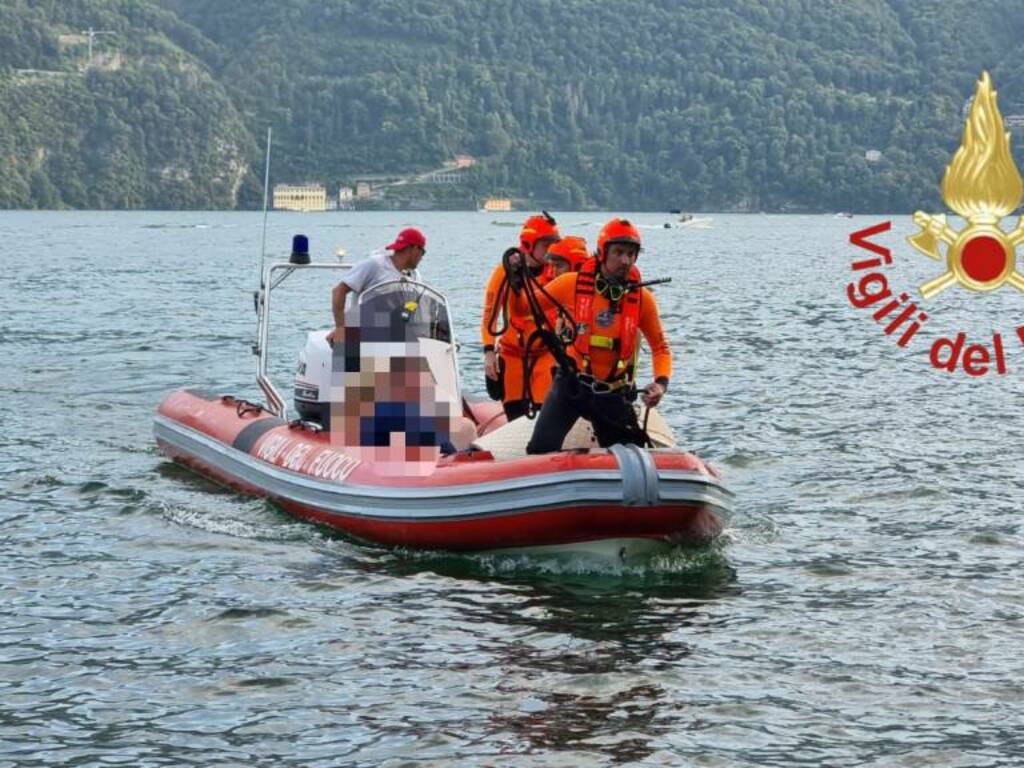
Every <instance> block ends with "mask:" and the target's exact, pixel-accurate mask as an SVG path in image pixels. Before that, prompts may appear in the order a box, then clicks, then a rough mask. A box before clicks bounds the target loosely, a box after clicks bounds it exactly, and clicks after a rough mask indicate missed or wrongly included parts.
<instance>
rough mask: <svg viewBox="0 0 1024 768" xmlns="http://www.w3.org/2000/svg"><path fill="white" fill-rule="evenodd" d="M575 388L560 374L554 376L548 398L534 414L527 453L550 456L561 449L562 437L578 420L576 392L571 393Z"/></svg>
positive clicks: (578, 399) (577, 396)
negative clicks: (534, 420)
mask: <svg viewBox="0 0 1024 768" xmlns="http://www.w3.org/2000/svg"><path fill="white" fill-rule="evenodd" d="M576 386H578V385H576V382H574V381H571V380H570V379H568V378H567V377H565V376H563V375H562V373H561V372H559V373H557V374H556V375H555V380H554V382H553V383H552V384H551V389H550V390H549V391H548V396H547V397H546V398H544V406H543V407H542V408H541V409H540V413H539V414H538V415H537V423H536V424H535V425H534V427H533V436H532V437H531V438H530V442H529V443H527V444H526V452H527V453H551V452H552V451H558V450H561V448H562V442H563V441H564V440H565V436H566V435H567V434H569V430H570V429H572V425H573V424H575V423H576V419H578V418H579V417H580V397H579V393H578V392H574V391H573V390H574V388H575V387H576Z"/></svg>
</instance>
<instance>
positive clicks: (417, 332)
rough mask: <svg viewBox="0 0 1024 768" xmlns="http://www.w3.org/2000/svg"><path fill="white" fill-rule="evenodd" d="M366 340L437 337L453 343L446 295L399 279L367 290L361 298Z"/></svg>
mask: <svg viewBox="0 0 1024 768" xmlns="http://www.w3.org/2000/svg"><path fill="white" fill-rule="evenodd" d="M359 328H360V337H361V338H362V340H363V341H370V342H375V341H405V342H416V341H419V340H421V339H435V340H437V341H441V342H444V343H445V344H450V343H451V340H452V326H451V318H450V317H449V315H448V304H447V302H446V301H445V298H444V297H443V296H442V295H441V294H440V293H438V292H437V291H435V290H434V289H433V288H431V287H430V286H428V285H424V284H423V283H417V282H412V281H407V280H395V281H393V282H387V283H381V284H379V285H375V286H373V287H372V288H368V289H367V290H365V291H363V293H362V295H361V296H360V298H359Z"/></svg>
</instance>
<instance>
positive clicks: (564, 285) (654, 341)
mask: <svg viewBox="0 0 1024 768" xmlns="http://www.w3.org/2000/svg"><path fill="white" fill-rule="evenodd" d="M639 254H640V232H639V231H638V230H637V228H636V227H635V226H634V225H633V224H631V223H630V222H629V221H626V220H625V219H612V220H611V221H609V222H608V223H607V224H605V225H604V227H603V228H602V229H601V232H600V234H599V235H598V237H597V251H596V252H595V255H594V258H592V259H589V260H588V261H587V262H586V263H584V264H583V266H582V267H581V269H580V271H579V272H568V273H566V274H564V275H562V276H560V277H558V278H555V279H554V280H552V281H551V282H550V283H548V285H547V286H545V292H546V294H547V295H546V296H545V295H543V294H541V295H537V296H536V298H537V300H538V304H539V306H540V307H541V308H542V309H544V310H545V311H547V310H550V309H551V308H552V307H553V306H554V302H557V303H558V304H561V305H563V306H565V307H569V308H572V316H573V318H574V319H575V322H576V333H575V339H574V340H573V342H572V345H571V346H569V347H568V349H567V352H568V353H569V356H570V358H571V360H572V362H573V363H574V364H575V369H576V370H575V371H572V370H566V368H565V367H564V366H563V367H560V368H559V370H558V373H557V375H556V376H555V380H554V384H553V385H552V387H551V390H550V391H549V392H548V395H547V398H546V399H545V400H544V407H543V408H541V410H540V415H539V416H538V417H537V424H536V426H535V427H534V429H533V437H532V438H531V439H530V442H529V444H528V445H527V446H526V452H527V453H549V452H551V451H557V450H560V449H561V447H562V441H563V440H565V436H566V435H567V434H568V433H569V430H570V429H572V425H573V424H574V423H575V422H576V419H577V418H578V417H580V416H582V417H583V418H585V419H587V420H588V421H590V423H591V424H592V425H593V428H594V434H595V435H596V436H597V440H598V443H599V444H600V445H601V446H602V447H608V446H610V445H614V444H615V443H633V444H637V445H643V444H644V441H645V439H646V437H645V435H644V433H643V430H642V429H641V428H640V426H639V425H638V424H637V418H636V412H635V411H634V410H633V405H632V403H633V401H634V400H635V399H636V394H637V391H636V387H635V384H634V376H635V373H636V363H637V354H638V352H639V343H638V342H639V339H638V338H637V334H638V333H643V335H644V338H646V339H647V343H648V345H649V346H650V348H651V353H652V355H653V357H654V360H653V363H654V381H652V382H651V383H650V384H648V385H647V386H646V387H644V389H643V394H642V398H643V402H644V404H645V405H647V406H648V407H649V408H651V407H654V406H655V405H657V404H658V402H659V401H660V400H661V398H662V396H663V395H664V394H665V392H666V390H667V389H668V383H669V377H670V376H671V375H672V352H671V350H670V349H669V345H668V341H667V340H666V339H665V334H664V333H663V332H662V328H661V319H660V318H659V316H658V304H657V302H656V301H655V300H654V295H653V294H652V293H651V292H650V291H648V290H647V289H646V288H644V287H642V286H641V284H640V283H641V280H640V271H639V270H638V269H637V268H636V260H637V257H638V256H639Z"/></svg>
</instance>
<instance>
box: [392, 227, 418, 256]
mask: <svg viewBox="0 0 1024 768" xmlns="http://www.w3.org/2000/svg"><path fill="white" fill-rule="evenodd" d="M410 245H418V246H419V247H420V248H426V247H427V238H425V237H424V236H423V233H422V232H420V231H419V230H418V229H416V227H407V228H405V229H403V230H402V231H401V232H399V233H398V237H396V238H395V242H393V243H392V244H391V245H389V246H387V250H389V251H400V250H402V249H403V248H408V247H409V246H410Z"/></svg>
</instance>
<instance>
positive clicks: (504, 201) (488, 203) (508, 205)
mask: <svg viewBox="0 0 1024 768" xmlns="http://www.w3.org/2000/svg"><path fill="white" fill-rule="evenodd" d="M481 207H482V208H483V210H485V211H511V210H512V201H511V200H510V199H509V198H507V197H488V198H487V199H486V200H484V204H483V206H481Z"/></svg>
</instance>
